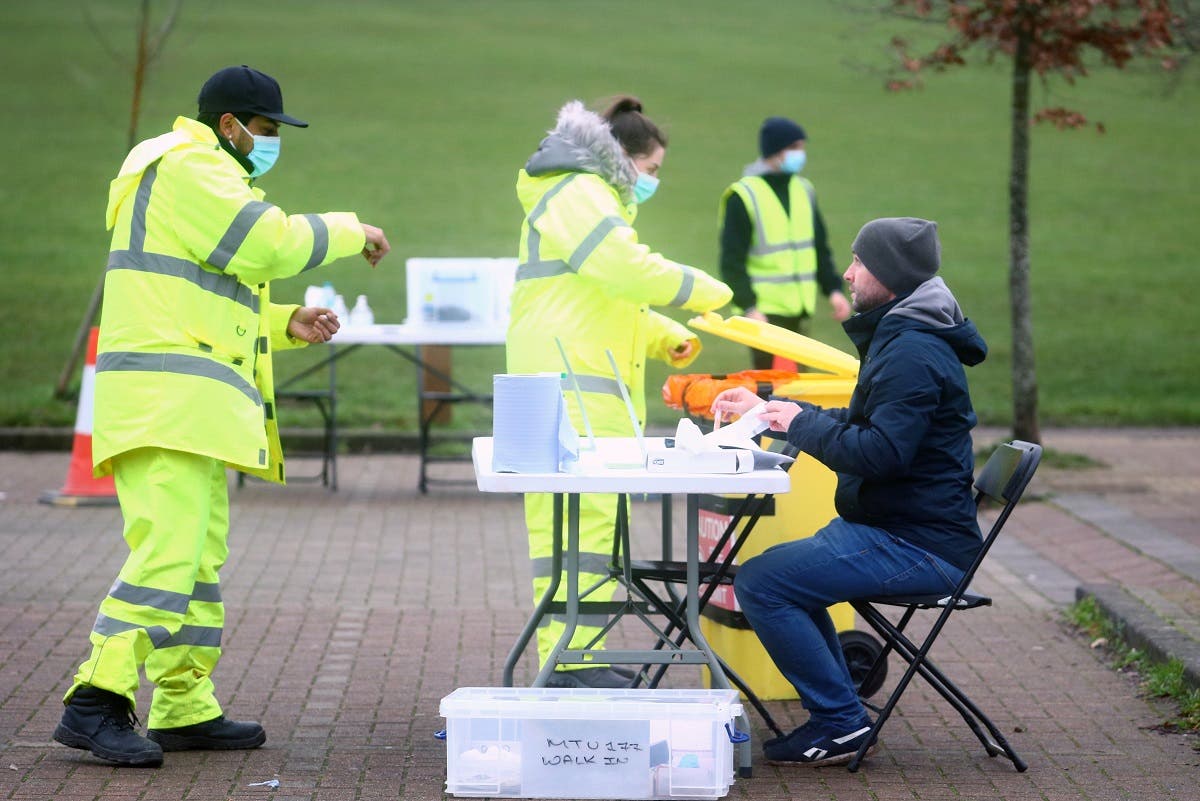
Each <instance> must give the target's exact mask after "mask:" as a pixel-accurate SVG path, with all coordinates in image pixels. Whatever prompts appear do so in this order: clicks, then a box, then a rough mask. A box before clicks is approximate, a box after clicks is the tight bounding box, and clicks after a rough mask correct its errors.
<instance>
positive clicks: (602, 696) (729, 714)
mask: <svg viewBox="0 0 1200 801" xmlns="http://www.w3.org/2000/svg"><path fill="white" fill-rule="evenodd" d="M438 711H439V712H440V713H441V715H442V717H445V718H462V717H512V716H517V717H525V718H540V719H558V720H572V719H575V720H649V719H652V718H660V717H661V718H664V719H672V720H675V719H684V718H691V719H698V720H710V721H711V720H716V721H721V722H724V721H728V720H732V719H733V718H735V717H737V716H738V715H740V714H742V705H741V703H740V702H739V701H738V693H737V690H699V689H695V690H693V689H670V690H659V689H654V690H650V689H623V688H622V689H600V688H591V687H578V688H574V687H572V688H549V687H459V688H458V689H456V690H455V691H454V692H452V693H450V695H447V696H445V697H444V698H442V701H441V704H440V705H439V708H438Z"/></svg>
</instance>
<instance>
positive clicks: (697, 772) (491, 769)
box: [440, 687, 742, 799]
mask: <svg viewBox="0 0 1200 801" xmlns="http://www.w3.org/2000/svg"><path fill="white" fill-rule="evenodd" d="M440 711H441V714H442V717H444V718H446V792H448V793H451V794H453V795H456V796H484V797H491V798H662V799H668V798H720V797H722V796H724V795H725V794H726V793H727V792H729V787H730V785H731V784H733V745H732V743H731V738H732V737H733V736H734V734H735V729H734V728H733V721H734V719H735V718H736V717H737V716H738V715H740V714H741V713H742V707H741V704H740V703H738V699H737V692H736V691H734V690H647V689H640V690H628V689H623V690H601V689H549V688H522V687H462V688H460V689H458V690H455V691H454V692H453V693H451V694H450V695H448V696H446V697H445V698H443V699H442V703H441V707H440Z"/></svg>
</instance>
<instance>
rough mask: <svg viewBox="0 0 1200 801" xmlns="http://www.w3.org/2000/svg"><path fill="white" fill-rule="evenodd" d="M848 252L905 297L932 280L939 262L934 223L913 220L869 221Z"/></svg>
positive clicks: (892, 289)
mask: <svg viewBox="0 0 1200 801" xmlns="http://www.w3.org/2000/svg"><path fill="white" fill-rule="evenodd" d="M851 250H853V251H854V253H855V254H856V255H857V256H858V259H859V261H861V262H862V263H863V265H865V266H866V268H867V270H869V271H870V273H871V275H873V276H875V278H876V279H878V280H879V283H881V284H883V285H884V286H885V287H887V288H888V289H889V290H890V291H892V292H894V293H896V294H897V295H907V294H909V293H910V292H912V291H913V290H914V289H916V288H917V287H918V286H920V285H921V284H923V283H925V282H926V281H928V280H929V279H930V278H933V276H934V274H936V273H937V271H938V267H939V266H940V265H941V263H942V243H941V242H940V241H939V240H938V235H937V223H935V222H931V221H929V220H921V219H918V218H916V217H883V218H881V219H878V220H871V221H870V222H869V223H867V224H866V225H864V226H863V227H862V230H861V231H859V232H858V236H856V237H854V244H853V245H851Z"/></svg>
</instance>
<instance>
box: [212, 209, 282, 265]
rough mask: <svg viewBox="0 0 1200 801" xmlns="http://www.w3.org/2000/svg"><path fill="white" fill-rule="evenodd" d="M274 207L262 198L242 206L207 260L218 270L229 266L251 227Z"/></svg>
mask: <svg viewBox="0 0 1200 801" xmlns="http://www.w3.org/2000/svg"><path fill="white" fill-rule="evenodd" d="M270 208H272V206H271V204H270V203H267V202H266V201H262V200H251V201H250V202H248V203H247V204H246V205H245V206H242V209H241V211H239V212H238V213H237V216H236V217H234V218H233V222H231V223H230V224H229V228H227V229H226V230H225V235H224V236H222V237H221V241H220V242H218V243H217V246H216V248H215V249H214V250H213V252H212V253H211V254H210V255H209V257H208V258H207V259H205V261H206V262H208V263H209V264H211V265H212V266H213V267H216V268H217V269H218V270H224V269H225V268H226V267H228V266H229V262H231V261H232V260H233V257H234V255H235V254H237V252H238V248H240V247H241V246H242V243H243V242H245V241H246V237H247V236H248V235H249V234H250V229H251V228H253V227H254V224H255V223H256V222H258V220H259V218H260V217H262V216H263V215H264V214H266V213H267V209H270Z"/></svg>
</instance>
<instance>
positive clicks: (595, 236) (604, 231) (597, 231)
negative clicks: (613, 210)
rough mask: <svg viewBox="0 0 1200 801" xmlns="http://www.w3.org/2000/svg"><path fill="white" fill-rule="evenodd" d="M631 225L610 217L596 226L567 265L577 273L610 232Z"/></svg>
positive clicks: (618, 218) (576, 249) (568, 260)
mask: <svg viewBox="0 0 1200 801" xmlns="http://www.w3.org/2000/svg"><path fill="white" fill-rule="evenodd" d="M628 227H629V223H627V222H625V220H623V219H621V218H620V217H613V216H608V217H605V218H604V219H603V220H601V221H600V222H599V223H597V224H596V227H595V228H593V229H592V231H591V233H589V234H588V235H587V236H585V237H584V238H583V241H582V242H580V243H579V247H577V248H575V252H574V253H572V254H571V257H570V258H569V259H567V263H568V264H570V265H571V267H573V268H574V269H575V270H576V271H578V270H580V269H581V268H582V267H583V263H584V262H585V261H587V260H588V256H590V255H592V251H594V250H595V249H596V248H598V247H600V243H601V242H603V241H604V237H606V236H608V232H609V231H611V230H612V229H614V228H628Z"/></svg>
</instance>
